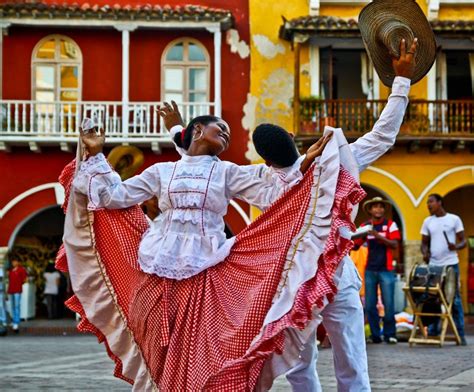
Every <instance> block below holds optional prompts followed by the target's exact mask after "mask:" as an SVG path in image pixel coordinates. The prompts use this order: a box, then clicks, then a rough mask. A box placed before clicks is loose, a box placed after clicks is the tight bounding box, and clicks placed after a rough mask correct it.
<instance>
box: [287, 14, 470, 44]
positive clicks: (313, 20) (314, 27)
mask: <svg viewBox="0 0 474 392" xmlns="http://www.w3.org/2000/svg"><path fill="white" fill-rule="evenodd" d="M430 23H431V27H432V28H433V31H434V32H435V34H440V35H443V34H446V33H448V34H449V33H456V34H460V33H462V34H464V35H466V34H467V35H470V36H472V35H474V20H433V21H431V22H430ZM295 33H302V34H318V35H323V36H327V35H332V36H338V35H353V36H360V32H359V27H358V23H357V21H356V20H355V19H342V18H339V17H336V16H310V15H308V16H301V17H299V18H294V19H291V20H286V19H285V18H283V25H282V26H281V27H280V36H281V37H282V38H283V39H287V40H292V38H293V35H294V34H295Z"/></svg>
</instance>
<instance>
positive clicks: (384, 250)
mask: <svg viewBox="0 0 474 392" xmlns="http://www.w3.org/2000/svg"><path fill="white" fill-rule="evenodd" d="M390 208H391V204H390V202H388V201H387V200H383V199H382V198H381V197H374V198H373V199H371V200H368V201H366V202H365V203H364V210H365V212H366V213H367V214H368V215H369V216H370V220H368V221H367V222H364V223H363V224H362V225H361V226H367V225H371V226H372V230H370V231H369V232H368V235H367V237H366V238H360V239H357V240H355V245H356V248H358V247H360V246H361V245H362V244H363V243H364V242H367V245H368V255H367V265H366V268H365V309H366V312H367V319H368V321H369V326H370V332H371V338H370V339H371V342H372V343H381V342H382V337H381V331H380V316H379V312H378V310H377V298H378V295H377V293H378V288H379V287H380V291H381V292H382V302H383V305H384V309H385V315H384V318H383V337H384V340H385V342H386V343H390V344H396V343H397V338H396V323H395V282H396V278H395V273H394V272H393V252H394V251H395V250H396V249H397V248H398V245H399V241H400V239H401V237H400V232H399V230H398V227H397V224H396V223H395V222H394V221H392V220H391V219H388V218H386V217H385V215H386V212H388V211H389V209H390Z"/></svg>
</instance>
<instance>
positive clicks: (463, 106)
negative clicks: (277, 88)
mask: <svg viewBox="0 0 474 392" xmlns="http://www.w3.org/2000/svg"><path fill="white" fill-rule="evenodd" d="M386 103H387V102H386V101H382V100H371V101H369V100H342V99H341V100H339V99H337V100H311V99H304V98H302V99H301V100H300V104H299V105H300V114H299V115H300V121H299V123H300V129H299V130H298V135H300V136H303V135H313V134H319V133H322V132H323V130H324V126H325V125H331V126H336V127H338V128H342V129H343V130H344V131H345V133H346V134H348V135H353V136H357V135H360V134H363V133H365V132H367V131H369V130H371V129H372V127H373V126H374V124H375V122H376V121H377V119H378V118H379V116H380V114H381V112H382V110H383V108H384V107H385V105H386ZM400 134H401V135H405V136H414V137H420V138H424V137H468V138H471V137H472V138H474V100H453V101H426V100H413V101H410V103H409V105H408V108H407V110H406V113H405V117H404V120H403V124H402V126H401V129H400Z"/></svg>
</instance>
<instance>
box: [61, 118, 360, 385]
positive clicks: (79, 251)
mask: <svg viewBox="0 0 474 392" xmlns="http://www.w3.org/2000/svg"><path fill="white" fill-rule="evenodd" d="M81 140H82V142H83V143H84V145H85V147H86V149H87V151H88V154H89V157H88V159H87V160H86V161H84V162H83V163H82V164H81V165H80V168H79V171H78V173H77V175H76V176H75V179H74V181H73V187H72V192H71V194H70V196H69V194H68V200H67V202H66V208H67V210H66V211H67V214H66V224H65V236H64V249H65V253H61V254H60V255H59V262H58V264H59V265H60V266H62V267H63V268H64V261H65V256H66V254H67V260H68V268H69V271H70V274H71V278H72V283H73V287H74V292H75V294H76V295H75V297H73V298H72V299H71V300H70V301H69V305H70V306H71V307H72V308H74V309H75V310H76V311H78V312H80V313H81V314H82V316H83V323H82V325H81V329H83V330H89V331H92V332H94V333H96V335H98V336H99V338H100V339H101V340H104V341H105V343H106V346H107V350H108V352H109V355H110V356H111V357H112V358H113V359H114V360H115V362H116V364H117V366H116V371H115V374H116V375H117V376H118V377H121V378H124V379H125V380H127V381H129V382H131V383H132V384H134V389H136V390H151V389H154V388H158V389H159V390H164V391H175V390H176V391H185V390H186V391H187V390H189V391H195V390H221V391H229V390H232V391H234V390H242V391H246V390H253V389H255V388H256V387H257V385H258V383H260V380H259V378H261V377H262V375H261V373H262V369H263V368H264V365H265V362H266V361H267V360H268V359H270V358H271V357H272V356H273V355H274V354H280V353H282V352H283V351H286V352H292V353H293V358H294V359H296V357H297V354H298V353H297V351H298V350H297V347H296V350H295V342H298V344H301V343H304V342H305V337H307V336H308V334H309V333H310V331H309V332H308V331H306V330H305V327H306V326H307V325H308V324H309V322H310V320H311V317H312V315H311V312H312V309H313V306H314V305H317V304H322V303H323V302H324V301H325V300H327V299H328V297H330V296H331V295H332V294H333V292H334V290H335V288H334V285H333V283H332V274H333V273H334V270H335V268H336V267H337V264H338V263H339V261H340V260H341V258H342V257H343V256H344V254H345V253H347V251H348V250H349V248H350V245H351V244H350V241H348V240H344V239H342V238H341V237H340V235H339V231H338V228H339V226H341V225H346V226H351V225H352V223H351V221H350V210H351V205H352V204H353V203H355V202H358V201H359V199H360V198H361V197H362V196H363V191H362V190H361V189H360V187H358V185H357V183H356V181H354V180H353V179H352V178H351V177H350V176H349V175H348V173H347V172H345V171H344V170H343V169H341V167H340V165H339V163H340V161H339V156H338V151H339V148H338V146H337V144H335V143H333V144H332V147H331V148H330V149H329V150H328V149H326V150H327V152H325V154H323V156H322V158H321V159H320V160H319V162H318V164H317V167H316V168H315V166H312V168H313V169H312V170H309V171H308V175H306V176H305V177H304V178H303V179H302V180H301V181H300V183H299V184H298V185H297V186H295V187H294V188H292V189H291V190H289V191H288V192H286V193H285V195H284V196H283V197H281V198H280V199H279V200H278V202H276V203H275V204H274V205H273V206H272V207H270V208H269V209H268V210H267V212H266V213H265V214H263V215H262V216H261V217H260V218H259V219H258V220H257V221H255V222H254V223H252V224H251V225H250V226H249V227H248V228H247V229H245V230H244V231H243V232H242V233H241V234H239V235H238V236H237V237H235V238H233V239H228V240H226V239H225V235H224V231H223V227H224V224H223V218H222V217H223V216H224V214H225V212H226V209H227V205H228V203H229V200H230V199H231V198H240V199H241V200H244V201H247V202H249V203H251V204H253V205H256V206H258V207H261V208H266V207H267V206H269V205H270V204H271V203H272V202H273V201H274V200H275V199H276V198H277V197H278V196H279V194H281V193H282V187H283V190H286V189H287V188H289V186H290V185H291V184H292V183H295V182H297V181H299V180H300V179H301V173H297V172H296V171H291V170H290V171H288V172H286V173H285V172H283V174H282V173H281V172H280V173H275V172H272V171H271V170H270V169H268V168H267V167H266V166H265V165H251V166H238V165H235V164H232V163H230V162H224V161H220V160H219V159H218V158H217V155H219V154H220V153H221V152H223V151H224V150H225V149H226V148H227V147H228V145H229V142H230V129H229V127H228V125H227V124H226V123H225V122H224V121H223V120H221V119H219V118H216V117H213V116H202V117H198V118H196V119H194V120H193V121H191V122H190V124H189V125H188V127H187V128H186V129H185V130H183V131H182V132H181V133H180V134H178V135H176V136H175V142H176V143H177V144H178V145H179V146H180V147H182V148H184V149H185V150H186V154H185V155H183V156H182V158H181V160H179V161H178V162H174V163H172V162H166V163H158V164H155V165H153V166H151V167H150V168H148V169H147V170H145V171H144V172H143V173H142V174H140V175H139V176H135V177H133V178H131V179H129V180H127V181H124V182H121V180H120V178H119V177H118V175H116V174H115V173H114V172H113V171H112V170H111V169H110V166H109V165H108V164H107V162H106V160H105V158H104V156H103V154H102V153H101V151H102V148H103V145H104V141H105V135H104V133H103V132H102V133H101V134H100V135H97V134H96V133H95V132H90V133H85V132H83V133H82V135H81ZM327 143H330V137H328V136H326V137H324V138H323V139H321V140H320V141H319V142H318V144H317V145H316V146H315V147H314V148H313V149H311V151H309V153H308V154H307V156H306V160H310V161H313V160H314V159H315V158H316V157H317V156H319V155H320V154H321V152H322V150H323V149H324V147H325V145H326V144H327ZM73 170H74V166H73V165H71V166H70V167H68V168H66V170H65V171H64V172H63V175H62V178H61V181H62V183H63V184H64V185H65V186H66V188H67V189H69V187H70V184H71V181H72V172H73ZM283 184H286V185H284V186H283ZM153 196H158V198H159V203H160V210H161V211H162V214H161V216H160V224H159V225H156V226H155V227H153V228H150V229H148V230H147V227H146V223H145V220H144V217H143V213H142V212H141V210H139V209H138V207H134V206H136V204H138V203H140V202H142V201H144V200H147V199H149V198H151V197H153ZM86 205H87V209H86ZM104 208H105V209H104ZM331 222H335V224H333V225H332V226H331ZM137 248H138V257H137ZM302 252H304V253H305V257H304V260H303V258H302V257H301V256H300V255H301V254H302ZM311 256H312V257H311ZM320 258H322V262H321V261H320V262H319V267H318V260H319V259H320ZM307 260H313V261H314V262H312V263H308V262H307ZM312 327H314V324H313V326H312ZM290 330H293V331H297V332H295V333H296V335H297V337H298V339H299V340H298V339H297V340H295V339H294V334H293V335H291V336H290V334H289V331H290ZM300 330H302V332H303V333H301V334H298V332H300ZM273 373H274V372H273ZM273 373H272V374H273ZM263 377H264V375H263Z"/></svg>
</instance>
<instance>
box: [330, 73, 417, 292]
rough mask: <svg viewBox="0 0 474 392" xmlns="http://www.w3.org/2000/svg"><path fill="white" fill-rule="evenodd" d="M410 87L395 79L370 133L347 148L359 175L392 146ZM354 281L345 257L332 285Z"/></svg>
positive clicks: (354, 272) (352, 269) (353, 270)
mask: <svg viewBox="0 0 474 392" xmlns="http://www.w3.org/2000/svg"><path fill="white" fill-rule="evenodd" d="M410 84H411V81H410V79H407V78H403V77H401V76H397V77H395V79H394V81H393V85H392V93H391V94H390V96H389V97H388V102H387V105H386V106H385V108H384V109H383V111H382V113H381V114H380V117H379V119H378V120H377V122H376V123H375V125H374V127H373V129H372V131H370V132H369V133H366V134H365V135H364V136H362V137H360V138H358V139H357V140H356V141H355V142H354V143H351V144H350V145H349V148H350V150H351V152H352V155H353V157H354V159H355V161H356V164H357V166H358V168H359V172H362V171H363V170H365V169H366V168H367V167H368V166H369V165H370V164H371V163H373V162H374V161H376V160H377V159H378V158H380V157H381V156H382V155H383V154H385V153H386V152H387V151H388V150H389V149H390V147H392V146H393V144H394V143H395V140H396V138H397V135H398V131H399V130H400V126H401V125H402V122H403V116H404V115H405V110H406V107H407V105H408V93H409V91H410ZM357 281H360V277H359V273H358V272H357V269H356V268H355V265H354V262H353V261H352V260H351V259H350V257H349V256H346V257H345V258H344V259H343V260H342V262H341V263H340V264H339V267H338V269H337V270H336V273H335V275H334V282H335V283H336V285H337V287H338V289H339V290H342V289H343V288H345V287H348V286H350V285H352V284H354V282H357Z"/></svg>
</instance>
